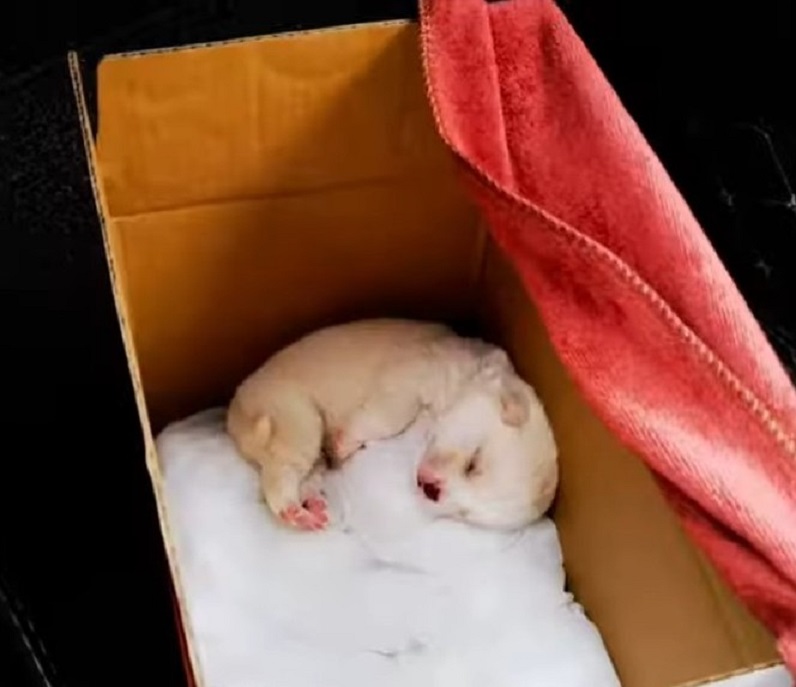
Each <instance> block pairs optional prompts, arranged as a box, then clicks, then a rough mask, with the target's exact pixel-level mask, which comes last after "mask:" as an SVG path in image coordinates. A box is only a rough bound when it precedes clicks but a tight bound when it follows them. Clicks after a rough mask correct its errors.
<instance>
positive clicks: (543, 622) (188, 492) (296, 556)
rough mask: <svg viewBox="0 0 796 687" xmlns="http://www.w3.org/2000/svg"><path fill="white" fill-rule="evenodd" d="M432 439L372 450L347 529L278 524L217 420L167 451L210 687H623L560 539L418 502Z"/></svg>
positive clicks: (332, 499) (346, 501)
mask: <svg viewBox="0 0 796 687" xmlns="http://www.w3.org/2000/svg"><path fill="white" fill-rule="evenodd" d="M424 440H425V435H424V432H423V429H422V427H416V428H414V429H412V430H410V431H409V432H407V433H406V434H405V435H404V436H402V437H399V438H396V439H392V440H389V441H384V442H380V443H378V444H375V445H372V446H370V447H368V448H367V449H365V450H364V451H362V452H360V453H359V454H358V455H356V456H355V457H354V458H353V459H352V460H351V461H350V462H349V463H348V464H347V465H346V466H345V467H344V468H343V470H341V471H339V472H337V473H333V474H332V475H331V476H330V477H329V478H328V480H327V483H326V489H327V494H328V498H329V503H330V509H331V511H332V514H333V517H334V523H333V525H332V526H331V528H330V529H329V530H327V531H326V532H322V533H298V532H293V531H289V530H287V529H284V528H282V527H280V526H279V525H277V524H276V523H275V522H274V521H273V520H272V519H271V518H270V516H269V515H268V513H267V512H266V509H265V506H264V504H263V502H262V500H261V498H260V494H259V491H258V480H257V475H256V472H255V470H254V469H253V468H252V467H250V466H249V465H247V464H245V463H244V462H243V461H242V460H241V459H240V458H239V457H238V456H237V455H236V453H235V451H234V449H233V447H232V444H231V442H230V440H229V439H228V437H227V436H226V434H225V433H224V431H223V425H222V421H221V415H220V413H219V412H217V411H211V412H207V413H202V414H200V415H197V416H194V417H192V418H190V419H188V420H186V421H184V422H181V423H177V424H175V425H172V426H171V427H169V428H168V429H167V430H166V431H165V432H164V433H163V434H162V435H161V436H160V438H159V439H158V449H159V455H160V459H161V461H162V463H163V466H164V470H165V478H166V494H167V504H168V513H169V521H170V523H171V525H172V529H173V532H174V535H175V540H176V541H175V544H176V551H177V558H178V561H179V567H180V570H181V571H182V580H183V583H184V591H185V595H186V598H187V610H188V613H189V617H190V621H191V626H192V632H193V635H194V638H195V640H196V644H197V649H198V654H199V661H200V670H201V671H202V673H203V675H204V676H205V679H206V683H205V684H206V686H207V687H263V685H273V686H274V687H360V686H361V687H365V686H367V687H374V686H376V685H378V686H379V687H398V686H401V687H432V686H433V687H448V686H450V687H515V686H516V687H520V686H522V687H527V686H528V685H556V687H617V686H618V680H617V677H616V674H615V672H614V669H613V667H612V665H611V663H610V660H609V658H608V655H607V653H606V651H605V648H604V646H603V643H602V639H601V638H600V636H599V634H598V632H597V630H596V629H595V627H594V626H593V625H592V624H591V622H590V621H589V620H588V619H587V618H586V617H585V615H584V613H583V611H582V609H581V608H580V606H578V605H577V604H576V603H574V601H573V600H572V598H571V596H570V595H569V594H568V593H567V592H566V591H565V590H564V572H563V569H562V560H561V551H560V547H559V543H558V537H557V533H556V529H555V527H554V525H553V523H552V522H551V521H549V520H544V521H542V522H539V523H538V524H536V525H534V526H532V527H530V528H528V529H527V530H525V531H523V532H521V533H500V532H494V531H486V530H478V529H475V528H473V527H469V526H466V525H461V524H458V523H454V522H450V521H441V520H436V521H434V520H431V519H429V518H428V516H427V515H426V514H425V513H424V511H423V509H422V499H421V498H420V497H419V496H418V495H417V494H416V490H415V485H414V467H415V465H416V463H417V461H418V459H419V457H420V453H421V452H422V449H423V446H424Z"/></svg>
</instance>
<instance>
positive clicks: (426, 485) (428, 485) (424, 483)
mask: <svg viewBox="0 0 796 687" xmlns="http://www.w3.org/2000/svg"><path fill="white" fill-rule="evenodd" d="M417 487H418V489H420V491H422V492H423V495H424V496H425V497H426V498H427V499H428V500H429V501H434V502H435V503H436V502H437V501H439V500H440V498H441V497H442V480H440V478H439V477H437V476H436V475H435V474H434V473H432V472H430V471H429V470H428V469H426V468H422V467H421V468H420V469H419V470H418V471H417Z"/></svg>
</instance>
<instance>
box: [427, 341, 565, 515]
mask: <svg viewBox="0 0 796 687" xmlns="http://www.w3.org/2000/svg"><path fill="white" fill-rule="evenodd" d="M557 483H558V466H557V451H556V445H555V440H554V438H553V433H552V430H551V429H550V425H549V424H548V421H547V417H546V416H545V413H544V410H543V408H542V405H541V403H540V402H539V399H538V398H537V397H536V394H535V393H534V392H533V390H532V389H531V387H530V386H528V385H527V384H526V383H525V382H523V381H522V380H521V379H520V378H519V377H518V376H517V375H516V374H515V373H514V371H513V369H512V367H511V364H510V363H509V361H508V358H507V357H506V355H505V353H502V352H501V351H495V352H493V353H490V354H489V355H488V356H487V357H486V358H485V359H484V362H483V364H482V366H481V368H480V369H479V371H478V373H477V374H476V375H475V376H474V377H473V378H472V379H471V380H470V381H469V382H468V383H467V384H466V386H465V387H464V389H463V390H462V393H461V394H460V395H459V396H458V398H457V399H456V400H455V401H454V402H453V403H452V404H451V405H450V406H449V407H448V409H447V410H445V411H444V412H443V413H442V414H440V416H439V417H438V418H437V420H436V423H435V425H434V428H433V430H432V433H431V441H430V444H429V448H428V450H427V451H426V454H425V455H424V457H423V459H422V460H421V462H420V465H419V467H418V472H417V486H418V489H419V490H420V492H421V493H422V495H423V497H424V498H425V499H426V501H427V503H428V505H429V507H430V508H431V510H432V511H433V512H435V513H437V514H439V515H442V516H446V517H452V518H455V519H457V520H463V521H465V522H470V523H472V524H476V525H482V526H486V527H497V528H505V529H513V528H518V527H522V526H524V525H527V524H529V523H531V522H533V521H534V520H536V519H538V518H539V517H541V516H542V515H543V514H544V512H545V511H546V510H547V509H548V508H549V507H550V504H551V503H552V500H553V497H554V495H555V490H556V486H557Z"/></svg>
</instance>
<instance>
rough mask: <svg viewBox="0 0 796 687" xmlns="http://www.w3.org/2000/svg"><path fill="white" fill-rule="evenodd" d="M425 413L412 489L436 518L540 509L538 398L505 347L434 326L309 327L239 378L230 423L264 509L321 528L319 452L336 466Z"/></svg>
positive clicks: (546, 491)
mask: <svg viewBox="0 0 796 687" xmlns="http://www.w3.org/2000/svg"><path fill="white" fill-rule="evenodd" d="M421 412H427V413H428V414H429V415H430V416H431V420H432V432H431V440H430V445H429V449H428V451H427V454H426V455H425V456H424V458H423V460H422V461H421V464H420V466H419V468H418V473H417V485H418V489H419V490H420V492H421V493H422V494H423V495H424V496H425V497H426V498H427V499H428V501H429V502H430V504H429V505H430V506H431V507H432V508H433V509H434V510H436V511H437V512H438V513H439V514H440V515H444V516H450V517H454V518H457V519H460V520H464V521H467V522H472V523H474V524H480V525H485V526H493V527H503V528H511V527H519V526H522V525H524V524H527V523H529V522H532V521H533V520H535V519H536V518H538V517H540V516H541V515H542V514H543V513H544V512H545V511H546V510H547V508H548V507H549V506H550V504H551V502H552V500H553V496H554V494H555V488H556V484H557V481H558V468H557V460H556V446H555V442H554V440H553V434H552V431H551V429H550V426H549V424H548V422H547V418H546V417H545V414H544V411H543V410H542V406H541V404H540V402H539V400H538V398H537V397H536V395H535V394H534V392H533V390H532V389H531V388H530V387H529V386H528V385H527V384H526V383H525V382H523V381H522V380H521V379H520V378H519V377H518V376H517V374H516V373H515V372H514V369H513V368H512V365H511V363H510V361H509V359H508V356H506V354H505V353H504V352H503V351H501V350H500V349H498V348H496V347H494V346H491V345H489V344H486V343H484V342H482V341H479V340H476V339H465V338H461V337H459V336H457V335H456V334H454V333H453V332H452V331H451V330H450V329H448V328H447V327H445V326H443V325H440V324H432V323H425V322H413V321H408V320H386V319H383V320H365V321H360V322H353V323H350V324H344V325H339V326H335V327H329V328H326V329H322V330H319V331H317V332H315V333H313V334H310V335H308V336H306V337H304V338H303V339H300V340H299V341H297V342H296V343H294V344H292V345H290V346H288V347H287V348H285V349H283V350H282V351H280V352H279V353H277V354H276V355H274V356H273V357H272V358H270V359H269V360H268V361H267V362H266V363H265V365H263V366H262V367H261V368H260V369H259V370H257V371H256V372H255V373H254V374H253V375H251V376H250V377H249V378H248V379H246V380H245V381H244V382H243V383H242V384H241V386H240V387H239V388H238V390H237V392H236V394H235V397H234V398H233V400H232V403H231V405H230V408H229V412H228V416H227V429H228V431H229V433H230V435H231V436H232V438H233V440H234V442H235V444H236V446H237V448H238V450H239V451H240V452H241V454H242V455H243V456H244V457H245V458H247V459H248V460H250V461H252V462H253V463H255V464H256V465H258V466H259V467H260V475H261V485H262V491H263V495H264V497H265V500H266V502H267V504H268V506H269V508H270V509H271V510H272V511H273V512H274V513H275V514H276V515H277V516H278V517H279V518H281V520H282V521H284V522H285V523H287V524H289V525H292V526H294V527H298V528H300V529H321V528H323V527H325V525H326V524H327V514H326V503H325V501H324V499H323V496H322V494H321V493H320V491H319V489H318V480H317V477H318V475H319V470H321V469H322V468H323V463H324V461H323V460H322V458H323V457H324V456H325V457H326V459H327V462H328V463H330V464H331V466H335V467H336V466H339V465H340V463H341V462H342V461H344V460H346V459H347V458H349V457H350V456H351V455H353V454H354V453H355V452H356V451H357V450H358V449H359V448H361V447H362V446H364V445H365V444H366V443H367V442H370V441H375V440H378V439H385V438H388V437H391V436H395V435H397V434H400V433H401V432H403V431H404V430H405V429H406V428H407V427H409V426H410V425H411V424H412V423H413V422H414V421H415V420H416V419H417V418H418V416H419V415H420V413H421Z"/></svg>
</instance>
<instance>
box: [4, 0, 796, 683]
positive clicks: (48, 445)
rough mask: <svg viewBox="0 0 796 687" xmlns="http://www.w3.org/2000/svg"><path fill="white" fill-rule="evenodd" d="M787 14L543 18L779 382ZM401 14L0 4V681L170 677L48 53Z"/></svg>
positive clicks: (88, 204)
mask: <svg viewBox="0 0 796 687" xmlns="http://www.w3.org/2000/svg"><path fill="white" fill-rule="evenodd" d="M692 4H693V5H698V7H692V6H691V5H692ZM791 5H792V3H791V2H781V1H775V0H760V1H759V2H757V3H754V5H751V6H750V5H748V4H746V5H744V6H743V9H742V10H741V9H738V10H735V9H733V8H732V7H729V3H721V4H719V3H712V2H702V3H686V2H684V1H683V0H679V1H676V2H672V1H669V2H664V1H663V0H659V1H657V2H654V3H638V1H637V0H566V1H565V2H562V6H563V8H564V9H565V11H566V12H567V14H568V16H569V17H570V19H571V20H572V21H573V23H574V24H575V26H576V28H577V29H578V31H579V32H580V34H581V35H582V36H583V38H584V39H585V41H586V43H587V45H588V46H589V47H590V49H591V50H592V51H593V53H594V54H595V56H596V58H597V59H598V61H599V62H600V64H601V66H602V67H603V68H604V70H605V71H606V73H607V74H608V76H609V78H610V79H611V81H612V82H613V83H614V84H615V86H616V87H617V90H618V91H619V94H620V96H621V97H622V98H623V100H624V102H625V103H626V105H627V106H628V108H629V109H630V111H631V113H632V114H633V115H634V116H635V117H636V118H637V120H638V121H639V123H640V125H641V127H642V129H643V131H644V132H645V134H646V135H647V136H648V137H649V139H650V141H651V143H652V144H653V147H654V148H655V149H656V150H657V152H658V153H659V154H660V155H661V157H662V159H663V161H664V163H665V165H666V166H667V168H668V169H669V170H670V172H671V173H672V176H673V177H674V179H675V182H676V183H677V184H678V186H679V187H680V189H681V190H682V191H683V193H684V195H685V196H686V198H687V200H688V201H689V203H690V204H691V206H692V207H693V208H694V210H695V212H696V214H697V216H698V218H699V220H700V221H701V222H702V224H703V226H704V227H705V229H706V232H707V233H708V235H709V237H710V238H711V240H712V241H713V243H714V245H715V246H716V248H717V250H718V252H719V253H720V255H721V257H722V258H723V260H724V261H725V264H726V265H727V266H728V269H729V270H730V271H731V273H732V274H733V276H734V277H735V279H736V281H737V283H738V284H739V286H740V287H741V290H742V291H743V293H744V294H745V296H746V298H747V299H748V301H749V303H750V305H751V307H752V308H753V310H754V312H755V314H756V315H757V316H758V318H759V319H760V321H761V322H762V323H763V324H764V326H765V328H766V331H767V332H768V334H769V336H770V338H771V340H772V342H773V343H774V344H775V346H776V347H777V351H778V353H779V354H780V356H781V358H782V359H783V361H784V362H785V363H786V364H788V365H789V366H790V369H791V371H792V372H794V371H796V356H795V355H794V349H796V322H794V320H796V303H795V302H794V301H795V300H796V269H794V260H795V259H796V216H795V214H794V211H796V203H794V202H793V193H792V190H793V188H794V187H796V186H795V184H796V181H791V179H792V178H793V172H794V164H796V157H795V156H796V138H794V136H795V135H796V134H795V133H794V124H793V123H794V122H796V118H794V112H793V105H791V98H790V97H789V83H790V81H791V78H790V74H791V73H792V71H793V67H794V64H795V63H794V59H793V57H794V54H793V51H794V45H796V43H794V38H796V30H795V27H794V23H793V15H792V12H793V9H792V8H791ZM413 13H414V3H411V2H407V1H405V0H400V1H399V0H391V1H388V2H382V1H379V0H370V1H369V2H351V1H348V2H343V1H338V2H334V3H317V2H315V1H312V2H311V1H310V0H301V1H298V0H294V1H293V2H290V3H278V4H274V3H264V2H256V1H255V0H223V1H222V0H219V1H217V2H212V1H210V0H207V1H204V2H201V1H199V0H166V1H165V2H164V1H162V0H158V1H157V2H155V1H153V0H138V2H131V1H130V0H123V1H119V0H117V2H114V3H104V4H98V5H96V6H92V7H91V8H90V9H89V7H88V5H87V4H85V5H83V4H79V3H77V2H75V1H74V0H63V1H62V2H60V3H55V2H43V1H42V0H35V1H33V2H24V3H20V2H10V3H9V2H7V3H5V4H3V5H2V9H0V286H1V287H2V290H0V294H2V310H0V313H2V320H0V321H1V322H2V325H0V332H2V341H3V344H2V353H3V356H2V361H3V366H2V379H3V381H4V385H3V389H4V391H5V392H6V393H5V403H4V411H3V413H2V415H0V417H2V430H3V440H4V444H3V445H4V447H5V451H4V454H5V460H4V469H3V472H2V473H1V474H2V477H0V582H2V587H1V589H2V590H3V593H4V595H5V598H6V599H7V601H6V602H5V603H0V643H2V644H0V684H2V685H4V686H5V685H17V684H19V685H23V684H27V682H23V680H28V681H29V683H30V684H31V685H41V684H42V680H43V679H45V678H46V680H49V682H50V683H51V684H54V685H59V686H69V687H73V686H74V687H77V686H81V687H83V686H92V685H102V686H103V687H104V686H105V685H107V684H114V685H126V684H131V685H133V684H135V685H156V686H159V685H181V684H183V681H184V676H183V674H182V671H181V668H180V663H179V654H178V649H177V639H176V635H175V632H174V625H173V622H172V613H171V605H170V600H169V583H168V576H167V573H166V568H165V558H164V554H163V551H162V546H161V543H160V539H159V534H158V530H157V526H156V517H155V514H154V506H153V498H152V495H151V491H150V487H149V483H148V478H147V475H146V473H145V469H144V466H143V464H142V460H141V456H142V446H141V441H140V438H139V430H138V420H137V417H136V413H135V408H134V405H133V398H132V393H131V389H130V386H129V381H128V379H127V369H126V364H125V361H124V357H123V353H122V348H121V342H120V338H119V333H118V328H117V325H116V320H115V314H114V311H113V304H112V302H111V296H110V290H109V286H108V276H107V271H106V265H105V261H104V256H103V253H102V248H101V243H100V232H99V226H98V224H97V222H96V219H95V215H94V209H93V199H92V197H91V193H90V188H89V186H88V183H87V171H86V165H85V162H84V159H83V151H82V147H81V142H80V139H79V131H78V128H77V120H76V112H75V109H74V105H73V101H72V96H71V92H70V86H69V79H68V73H67V70H66V63H65V60H64V52H65V50H66V49H67V48H77V49H80V50H81V52H82V54H83V55H84V56H85V59H86V62H85V65H86V69H87V72H88V73H89V74H90V73H91V72H92V65H93V63H94V62H95V61H96V59H98V57H99V56H101V55H102V54H103V53H106V52H116V51H121V50H127V49H131V48H140V47H154V46H159V45H171V44H182V43H187V42H196V41H202V40H210V39H216V38H229V37H237V36H244V35H256V34H260V33H267V32H272V31H278V30H285V29H294V28H311V27H317V26H324V25H332V24H341V23H351V22H357V21H364V20H371V19H382V18H393V17H401V16H410V15H412V14H413ZM25 628H27V629H25ZM31 637H32V638H33V639H31ZM11 638H13V641H11ZM6 648H7V651H6ZM41 666H44V678H43V677H42V672H41V670H40V667H41ZM12 670H13V671H14V672H13V673H12ZM4 671H5V672H4ZM23 674H24V675H27V678H22V677H20V676H22V675H23ZM45 684H46V683H45Z"/></svg>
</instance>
